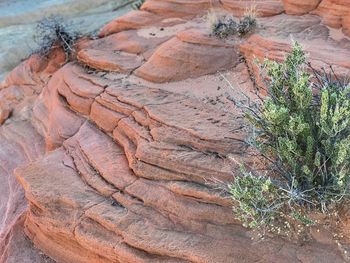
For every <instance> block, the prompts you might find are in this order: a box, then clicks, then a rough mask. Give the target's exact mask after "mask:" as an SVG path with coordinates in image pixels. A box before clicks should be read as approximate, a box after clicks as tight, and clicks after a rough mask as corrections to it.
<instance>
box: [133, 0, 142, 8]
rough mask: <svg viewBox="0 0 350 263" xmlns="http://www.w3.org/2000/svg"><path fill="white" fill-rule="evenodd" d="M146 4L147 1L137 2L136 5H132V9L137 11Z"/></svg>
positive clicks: (140, 0)
mask: <svg viewBox="0 0 350 263" xmlns="http://www.w3.org/2000/svg"><path fill="white" fill-rule="evenodd" d="M144 2H145V0H137V1H136V2H135V3H133V4H132V8H133V9H135V10H139V9H140V8H141V6H142V5H143V3H144Z"/></svg>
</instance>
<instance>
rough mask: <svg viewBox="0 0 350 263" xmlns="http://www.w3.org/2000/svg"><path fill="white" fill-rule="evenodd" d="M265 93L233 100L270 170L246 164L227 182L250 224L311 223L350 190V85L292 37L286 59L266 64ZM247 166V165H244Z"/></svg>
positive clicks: (262, 67)
mask: <svg viewBox="0 0 350 263" xmlns="http://www.w3.org/2000/svg"><path fill="white" fill-rule="evenodd" d="M260 70H261V72H262V77H263V79H264V80H265V81H266V83H265V87H266V88H265V92H266V94H267V96H266V97H265V98H261V97H260V96H259V95H258V97H259V99H257V100H255V101H252V100H251V99H250V98H248V97H245V99H243V100H239V101H238V100H233V101H234V102H235V104H236V105H237V107H238V108H240V109H242V113H243V114H244V116H245V117H246V119H247V120H248V122H249V124H250V125H249V134H250V137H249V139H248V140H247V142H248V143H249V145H250V146H252V147H253V148H254V149H255V150H256V151H257V152H259V154H260V155H261V156H263V157H264V158H265V159H266V160H268V162H269V164H270V167H268V168H270V174H269V176H268V177H267V176H265V175H259V174H258V173H256V172H255V171H249V172H247V171H245V170H244V169H243V172H242V175H241V176H237V177H236V178H235V181H234V182H233V183H232V184H230V185H229V192H230V194H231V197H232V199H233V200H234V201H236V203H237V206H235V208H234V211H235V213H236V216H237V218H238V219H239V220H241V221H242V222H243V224H244V225H245V226H249V227H252V228H258V229H259V228H260V229H261V228H264V229H266V228H267V229H268V230H276V229H277V230H278V232H279V231H280V230H281V228H279V227H278V228H276V227H275V226H276V222H277V221H280V222H282V223H285V224H287V225H289V223H288V220H296V221H297V222H298V224H303V225H304V226H310V225H313V224H315V221H314V220H312V219H311V217H310V216H309V215H310V212H315V211H318V212H322V213H324V214H327V213H330V212H331V211H332V210H333V209H336V207H337V205H338V204H340V203H342V202H343V201H344V200H346V199H347V198H348V196H349V182H350V85H349V84H348V83H345V82H343V81H341V80H339V79H338V77H337V76H336V74H335V73H334V71H333V70H332V68H330V72H328V73H327V72H326V71H325V70H323V72H318V71H316V70H315V69H313V67H312V66H311V65H310V64H309V63H307V62H306V56H305V53H304V51H303V49H302V47H301V46H300V45H299V44H298V43H294V46H293V50H292V52H291V53H290V54H289V55H288V56H287V58H286V60H285V61H284V62H283V63H278V62H274V61H268V60H266V61H264V63H262V64H260ZM243 165H244V164H243Z"/></svg>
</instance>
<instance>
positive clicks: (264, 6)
mask: <svg viewBox="0 0 350 263" xmlns="http://www.w3.org/2000/svg"><path fill="white" fill-rule="evenodd" d="M221 3H222V4H223V6H224V8H226V9H228V10H229V11H230V12H231V13H232V14H233V15H234V16H243V15H245V14H247V13H248V12H250V11H253V13H255V15H256V16H258V17H265V16H274V15H278V14H281V13H283V11H284V8H283V4H282V3H281V1H280V0H269V1H266V0H258V1H257V0H221Z"/></svg>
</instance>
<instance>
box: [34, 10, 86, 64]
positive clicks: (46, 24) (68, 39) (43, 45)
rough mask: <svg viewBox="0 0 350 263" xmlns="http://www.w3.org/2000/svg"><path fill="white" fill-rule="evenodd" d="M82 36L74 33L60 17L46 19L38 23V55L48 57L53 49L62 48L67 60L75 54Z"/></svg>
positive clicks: (36, 39)
mask: <svg viewBox="0 0 350 263" xmlns="http://www.w3.org/2000/svg"><path fill="white" fill-rule="evenodd" d="M80 36H81V35H80V34H79V33H77V32H74V31H72V30H71V29H70V27H69V26H68V25H67V24H66V23H65V22H64V19H63V18H62V17H60V16H50V17H45V18H44V19H42V20H41V21H39V22H38V24H37V27H36V34H35V36H34V39H35V41H36V42H37V44H38V45H39V49H38V50H37V51H36V53H39V54H40V55H42V56H47V55H48V54H49V53H50V52H51V50H52V49H55V48H58V47H61V48H63V50H64V52H65V53H66V60H67V61H68V60H69V59H70V58H71V55H73V54H74V53H75V47H74V45H75V42H76V40H77V39H78V38H79V37H80Z"/></svg>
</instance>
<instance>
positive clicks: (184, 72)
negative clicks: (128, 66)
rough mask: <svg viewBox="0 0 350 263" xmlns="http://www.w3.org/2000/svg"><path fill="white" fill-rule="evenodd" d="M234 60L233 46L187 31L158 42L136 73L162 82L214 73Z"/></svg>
mask: <svg viewBox="0 0 350 263" xmlns="http://www.w3.org/2000/svg"><path fill="white" fill-rule="evenodd" d="M237 62H238V54H237V52H236V50H235V48H234V47H233V46H229V45H227V44H225V43H223V42H220V41H218V40H217V39H215V38H214V39H213V38H210V37H208V36H207V35H205V34H203V33H201V32H196V31H189V32H182V33H179V34H178V35H177V36H176V37H174V38H172V39H171V40H169V41H167V42H165V43H164V44H163V45H161V46H160V47H159V48H158V49H157V50H156V51H155V52H154V54H153V55H152V56H151V57H150V59H149V60H148V61H147V62H146V63H145V64H144V65H142V66H141V67H140V68H139V69H137V70H136V71H135V75H137V76H139V77H141V78H144V79H146V80H148V81H152V82H157V83H163V82H168V81H176V80H182V79H187V78H194V77H198V76H201V75H205V74H210V73H215V72H217V71H219V70H224V69H227V68H230V67H233V66H234V65H235V64H236V63H237Z"/></svg>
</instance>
